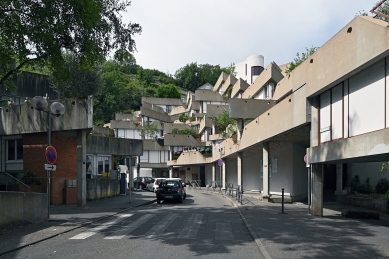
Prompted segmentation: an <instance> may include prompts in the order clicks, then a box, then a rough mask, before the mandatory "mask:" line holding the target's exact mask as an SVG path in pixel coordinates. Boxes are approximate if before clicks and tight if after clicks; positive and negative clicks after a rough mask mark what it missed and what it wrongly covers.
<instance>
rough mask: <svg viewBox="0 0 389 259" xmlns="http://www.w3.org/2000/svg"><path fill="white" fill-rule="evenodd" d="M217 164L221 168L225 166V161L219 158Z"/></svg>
mask: <svg viewBox="0 0 389 259" xmlns="http://www.w3.org/2000/svg"><path fill="white" fill-rule="evenodd" d="M217 164H218V165H219V166H222V165H223V160H222V159H221V158H219V159H218V160H217Z"/></svg>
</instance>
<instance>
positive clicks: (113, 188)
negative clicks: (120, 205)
mask: <svg viewBox="0 0 389 259" xmlns="http://www.w3.org/2000/svg"><path fill="white" fill-rule="evenodd" d="M119 184H120V183H119V180H117V179H86V198H87V200H99V199H103V198H107V197H111V196H114V195H119V193H120V185H119Z"/></svg>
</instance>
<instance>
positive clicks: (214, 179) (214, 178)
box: [212, 163, 216, 182]
mask: <svg viewBox="0 0 389 259" xmlns="http://www.w3.org/2000/svg"><path fill="white" fill-rule="evenodd" d="M212 181H213V182H214V181H216V165H215V163H212Z"/></svg>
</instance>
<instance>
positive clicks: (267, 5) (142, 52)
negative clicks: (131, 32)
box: [122, 0, 378, 75]
mask: <svg viewBox="0 0 389 259" xmlns="http://www.w3.org/2000/svg"><path fill="white" fill-rule="evenodd" d="M377 1H378V0H132V3H131V6H130V7H129V8H128V9H127V12H126V13H123V14H122V18H123V21H124V22H125V23H128V22H132V23H138V24H140V25H141V26H142V33H141V34H140V35H135V37H134V39H135V42H136V48H137V51H136V52H135V53H134V56H135V58H136V61H137V64H138V65H140V66H142V67H143V68H148V69H157V70H159V71H162V72H165V73H169V74H172V75H174V74H175V72H176V71H177V70H178V69H179V68H181V67H184V66H185V65H187V64H189V63H192V62H197V64H211V65H220V66H222V67H226V66H229V65H230V64H231V63H235V64H237V63H240V62H243V61H245V60H246V59H247V58H248V57H249V56H251V55H255V54H259V55H263V56H264V58H265V67H266V66H267V65H268V64H269V63H270V62H272V61H274V62H276V63H277V64H278V65H282V64H285V63H288V62H291V61H293V59H294V58H295V57H296V54H297V52H299V53H301V52H304V51H305V48H306V47H308V48H310V47H320V46H322V45H323V44H324V43H325V42H327V41H328V40H329V39H330V38H331V37H332V36H334V35H335V34H336V33H337V32H338V31H339V30H341V29H342V28H343V27H345V26H346V25H347V24H348V23H349V22H350V21H351V20H352V19H353V18H354V17H355V15H356V14H357V13H359V11H362V10H365V11H370V10H371V9H372V7H374V5H375V4H376V2H377ZM369 15H371V14H370V13H369Z"/></svg>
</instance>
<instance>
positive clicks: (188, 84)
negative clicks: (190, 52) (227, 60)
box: [175, 62, 234, 91]
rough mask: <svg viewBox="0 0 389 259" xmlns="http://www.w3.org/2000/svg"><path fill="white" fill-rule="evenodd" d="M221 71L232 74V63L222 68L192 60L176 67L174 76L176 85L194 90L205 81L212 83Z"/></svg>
mask: <svg viewBox="0 0 389 259" xmlns="http://www.w3.org/2000/svg"><path fill="white" fill-rule="evenodd" d="M222 72H225V73H227V74H234V65H233V64H231V66H229V67H226V68H222V67H220V65H216V66H213V65H210V64H200V65H198V64H197V62H193V63H190V64H187V65H186V66H184V67H182V68H180V69H178V70H177V71H176V73H175V78H176V80H177V84H178V86H180V87H182V88H184V89H187V90H190V91H195V90H196V89H197V88H198V87H200V86H202V85H203V84H205V83H210V84H212V85H214V84H215V83H216V81H217V79H218V78H219V76H220V74H221V73H222Z"/></svg>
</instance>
